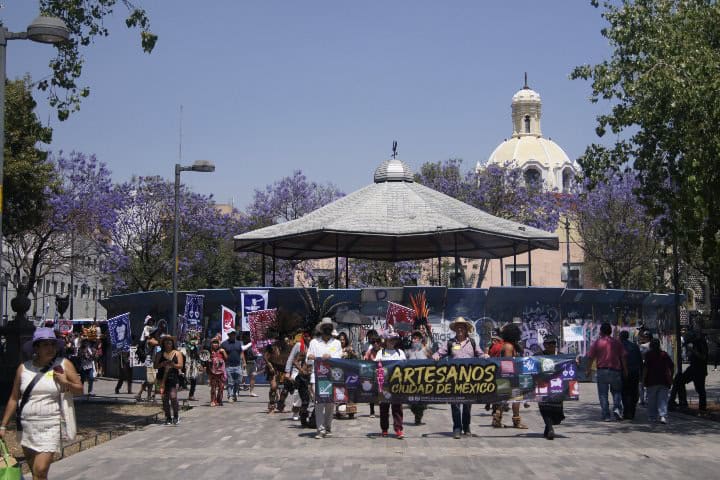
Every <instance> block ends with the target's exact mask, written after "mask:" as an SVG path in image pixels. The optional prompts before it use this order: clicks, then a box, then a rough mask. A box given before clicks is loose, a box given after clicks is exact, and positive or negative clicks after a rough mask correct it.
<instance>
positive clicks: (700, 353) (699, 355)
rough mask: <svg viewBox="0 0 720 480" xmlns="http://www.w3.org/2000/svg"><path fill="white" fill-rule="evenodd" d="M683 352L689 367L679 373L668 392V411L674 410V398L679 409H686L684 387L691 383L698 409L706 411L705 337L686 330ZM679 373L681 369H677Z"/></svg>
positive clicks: (706, 347) (706, 358)
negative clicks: (677, 400) (695, 393)
mask: <svg viewBox="0 0 720 480" xmlns="http://www.w3.org/2000/svg"><path fill="white" fill-rule="evenodd" d="M685 351H686V352H687V356H688V360H689V361H690V366H689V367H688V368H686V369H685V371H684V372H682V373H680V374H679V375H678V376H677V377H676V378H675V382H674V383H673V387H672V390H671V391H670V404H669V405H668V406H669V407H670V410H675V409H676V408H677V407H678V404H677V403H675V398H676V396H677V397H679V400H680V407H681V408H687V407H688V402H687V391H686V390H685V385H686V384H688V383H690V382H693V386H694V387H695V391H696V392H697V394H698V397H699V404H698V409H699V410H701V411H703V410H707V393H706V392H705V377H707V364H708V345H707V340H706V339H705V335H703V334H702V333H701V332H698V331H696V330H694V329H690V330H688V332H687V333H686V334H685ZM678 371H681V368H678Z"/></svg>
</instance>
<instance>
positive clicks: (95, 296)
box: [92, 288, 97, 300]
mask: <svg viewBox="0 0 720 480" xmlns="http://www.w3.org/2000/svg"><path fill="white" fill-rule="evenodd" d="M92 295H93V297H92V299H93V300H95V298H97V289H96V288H93V294H92Z"/></svg>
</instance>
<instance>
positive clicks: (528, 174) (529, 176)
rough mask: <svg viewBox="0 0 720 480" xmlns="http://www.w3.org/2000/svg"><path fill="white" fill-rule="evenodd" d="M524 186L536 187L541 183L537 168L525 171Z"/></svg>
mask: <svg viewBox="0 0 720 480" xmlns="http://www.w3.org/2000/svg"><path fill="white" fill-rule="evenodd" d="M524 176H525V185H526V186H528V187H538V186H540V183H541V181H542V175H541V174H540V171H539V170H538V169H537V168H533V167H530V168H528V169H526V170H525V173H524Z"/></svg>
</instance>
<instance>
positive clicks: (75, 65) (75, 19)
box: [38, 0, 157, 120]
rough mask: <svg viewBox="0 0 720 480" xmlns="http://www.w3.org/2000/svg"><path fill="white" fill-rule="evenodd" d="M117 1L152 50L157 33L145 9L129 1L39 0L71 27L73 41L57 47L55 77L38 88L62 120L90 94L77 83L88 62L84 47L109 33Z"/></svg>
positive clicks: (44, 9) (147, 49) (47, 11)
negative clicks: (107, 22) (83, 51)
mask: <svg viewBox="0 0 720 480" xmlns="http://www.w3.org/2000/svg"><path fill="white" fill-rule="evenodd" d="M118 4H120V5H122V6H124V7H125V8H126V9H127V17H126V18H125V24H126V25H127V27H128V28H138V29H139V30H140V44H141V47H142V49H143V51H145V52H147V53H150V52H152V50H153V48H154V47H155V43H156V42H157V35H155V34H153V33H152V32H151V31H150V20H149V18H148V16H147V13H146V12H145V10H143V9H142V8H139V7H138V6H136V5H135V4H134V3H133V2H131V1H130V0H40V10H41V12H42V13H44V14H47V15H53V16H56V17H59V18H62V19H63V20H64V21H65V23H66V25H67V26H68V28H69V29H70V40H69V41H68V42H66V43H64V44H61V45H57V46H56V48H57V51H58V55H57V56H56V57H55V58H54V59H53V60H52V61H51V62H50V68H51V69H52V70H53V75H52V78H50V79H49V80H42V81H40V82H39V83H38V88H40V89H41V90H45V91H47V92H48V98H49V101H50V105H51V106H52V107H54V108H56V109H57V114H58V118H59V119H60V120H65V119H67V118H68V116H69V115H70V113H72V112H74V111H77V110H79V109H80V101H81V100H82V98H84V97H87V96H88V95H89V94H90V89H89V87H86V86H81V85H78V83H77V82H78V79H79V78H80V76H81V75H82V68H83V63H84V62H85V59H84V58H83V55H82V49H83V48H84V47H87V46H88V45H90V44H91V43H92V42H93V40H94V39H95V38H96V37H106V36H108V35H109V34H110V31H109V30H108V28H107V26H106V20H105V19H106V18H108V17H110V16H111V15H112V14H113V13H114V12H115V8H116V7H117V6H118Z"/></svg>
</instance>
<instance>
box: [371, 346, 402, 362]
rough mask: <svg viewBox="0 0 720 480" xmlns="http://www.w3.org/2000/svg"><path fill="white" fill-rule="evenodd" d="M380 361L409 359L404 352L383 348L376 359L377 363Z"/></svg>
mask: <svg viewBox="0 0 720 480" xmlns="http://www.w3.org/2000/svg"><path fill="white" fill-rule="evenodd" d="M378 360H381V361H384V360H407V357H406V356H405V352H403V351H402V350H397V349H389V348H382V349H380V351H379V352H378V354H377V356H376V357H375V361H378Z"/></svg>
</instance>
